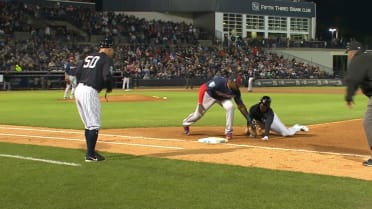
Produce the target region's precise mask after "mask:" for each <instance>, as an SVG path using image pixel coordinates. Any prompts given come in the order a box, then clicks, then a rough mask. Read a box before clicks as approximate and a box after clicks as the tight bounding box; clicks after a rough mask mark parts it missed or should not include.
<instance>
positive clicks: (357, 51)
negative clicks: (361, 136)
mask: <svg viewBox="0 0 372 209" xmlns="http://www.w3.org/2000/svg"><path fill="white" fill-rule="evenodd" d="M346 52H347V53H348V60H349V66H348V70H347V74H346V76H345V82H346V86H347V89H346V97H345V100H346V104H347V105H348V106H349V107H350V108H351V107H352V106H353V97H354V95H355V92H356V91H357V90H358V89H359V88H360V89H361V90H362V92H363V94H364V95H366V96H367V97H368V98H369V101H368V105H367V110H366V112H365V115H364V120H363V127H364V131H365V133H366V136H367V140H368V145H369V148H370V150H371V158H370V159H368V160H367V161H365V162H363V165H364V166H372V98H371V96H372V53H369V52H366V51H365V50H364V49H363V46H362V44H361V43H359V42H357V41H352V42H350V43H348V46H347V50H346Z"/></svg>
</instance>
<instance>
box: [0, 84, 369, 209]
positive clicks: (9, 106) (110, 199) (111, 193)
mask: <svg viewBox="0 0 372 209" xmlns="http://www.w3.org/2000/svg"><path fill="white" fill-rule="evenodd" d="M114 93H115V94H122V93H124V92H122V91H115V92H114ZM125 93H126V94H144V95H150V96H160V97H163V96H166V97H168V100H166V101H161V102H130V103H114V102H109V103H102V114H103V115H102V117H103V118H102V121H103V128H129V127H158V126H180V125H181V121H182V119H183V118H184V117H186V116H187V115H188V114H189V113H190V112H192V111H193V110H194V108H195V105H196V100H197V93H196V92H171V91H169V92H168V91H155V90H146V91H137V92H136V91H132V92H125ZM269 95H270V96H271V97H272V99H273V103H272V106H273V108H274V110H275V111H276V112H277V113H278V115H279V117H280V119H281V120H282V121H283V122H284V123H286V124H293V123H302V124H318V123H323V122H329V121H339V120H348V119H354V118H361V117H363V113H364V111H365V107H366V104H367V99H366V98H365V97H364V96H361V95H358V96H357V97H356V98H355V103H356V104H355V106H354V108H353V109H352V110H349V109H348V108H347V107H346V106H345V103H344V101H343V95H341V94H276V93H275V94H274V93H273V94H269ZM62 96H63V92H62V91H11V92H0V124H12V125H33V126H42V127H55V128H75V129H82V127H83V126H82V122H81V121H80V118H79V116H78V113H77V110H76V106H75V104H74V103H68V102H64V101H60V100H59V99H60V98H61V97H62ZM261 96H262V94H259V93H250V94H248V93H243V99H244V101H245V103H246V105H247V106H250V105H252V104H254V103H256V102H257V101H258V100H259V98H260V97H261ZM224 115H225V113H224V111H223V109H222V108H221V107H219V106H218V105H216V106H214V107H213V108H212V109H211V110H210V111H209V112H208V113H207V114H206V115H205V117H204V118H203V119H201V120H200V121H198V123H196V124H195V125H197V126H209V125H213V126H219V125H221V126H223V125H224V123H225V116H224ZM244 124H245V121H244V119H243V117H242V116H241V115H240V114H239V113H238V111H236V120H235V125H238V126H239V125H244ZM0 154H10V155H20V156H27V157H34V158H42V159H49V160H56V161H65V162H74V163H79V164H81V166H78V167H71V166H66V165H55V164H48V163H44V162H35V161H28V160H21V159H13V158H7V157H1V156H0V185H1V186H0V197H1V203H0V209H3V208H4V209H13V208H14V209H38V208H48V209H54V208H55V209H62V208H63V209H68V208H71V209H80V208H81V209H83V208H97V209H106V208H107V209H121V208H128V209H136V208H138V209H168V208H169V209H175V208H179V209H183V208H185V209H188V208H192V209H194V208H197V209H198V208H200V209H209V208H210V209H218V208H221V209H222V208H223V209H226V208H242V209H248V208H255V209H258V208H259V209H262V208H270V209H272V208H280V209H283V208H285V209H328V208H329V209H338V208H339V209H348V208H350V209H364V208H370V207H371V205H372V199H371V197H370V193H371V192H372V182H371V181H363V180H356V179H352V178H340V177H331V176H322V175H313V174H304V173H297V172H286V171H275V170H268V169H259V168H251V167H240V166H229V165H217V164H208V163H197V162H187V161H179V160H168V159H160V158H150V157H142V156H131V155H123V154H115V153H104V155H105V156H106V157H107V158H108V160H107V161H105V162H103V163H97V164H94V163H93V164H90V163H84V162H83V161H82V156H83V155H84V150H79V149H62V148H52V147H40V146H33V145H17V144H8V143H0Z"/></svg>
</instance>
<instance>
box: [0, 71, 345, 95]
mask: <svg viewBox="0 0 372 209" xmlns="http://www.w3.org/2000/svg"><path fill="white" fill-rule="evenodd" d="M4 73H5V72H1V71H0V78H1V77H3V75H4ZM114 79H115V88H121V87H122V80H121V73H120V72H116V73H114ZM207 80H208V79H207V78H195V79H192V80H191V83H192V84H193V85H194V86H195V87H197V86H199V85H200V84H202V83H203V82H205V81H207ZM10 82H11V87H12V89H13V90H47V89H63V88H64V87H65V81H64V73H63V72H12V73H10ZM0 84H2V82H1V81H0ZM185 84H186V80H185V79H183V78H179V79H163V80H162V79H135V78H132V81H131V85H132V87H131V88H138V87H164V86H167V87H182V86H185ZM243 84H244V87H246V86H247V81H246V80H244V82H243ZM254 85H255V86H256V87H288V86H343V85H344V83H343V81H342V80H341V79H257V80H256V81H255V84H254Z"/></svg>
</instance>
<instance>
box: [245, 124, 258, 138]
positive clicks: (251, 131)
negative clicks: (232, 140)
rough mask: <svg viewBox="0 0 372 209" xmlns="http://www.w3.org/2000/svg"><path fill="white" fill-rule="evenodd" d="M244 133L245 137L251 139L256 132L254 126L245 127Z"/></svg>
mask: <svg viewBox="0 0 372 209" xmlns="http://www.w3.org/2000/svg"><path fill="white" fill-rule="evenodd" d="M244 132H245V134H246V135H247V136H249V137H252V138H254V137H256V136H257V131H256V127H255V126H247V127H246V128H245V131H244Z"/></svg>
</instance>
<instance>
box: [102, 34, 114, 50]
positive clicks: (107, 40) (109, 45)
mask: <svg viewBox="0 0 372 209" xmlns="http://www.w3.org/2000/svg"><path fill="white" fill-rule="evenodd" d="M113 45H114V43H113V41H112V39H111V38H110V37H106V38H105V39H103V40H102V41H100V42H99V48H112V46H113Z"/></svg>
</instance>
